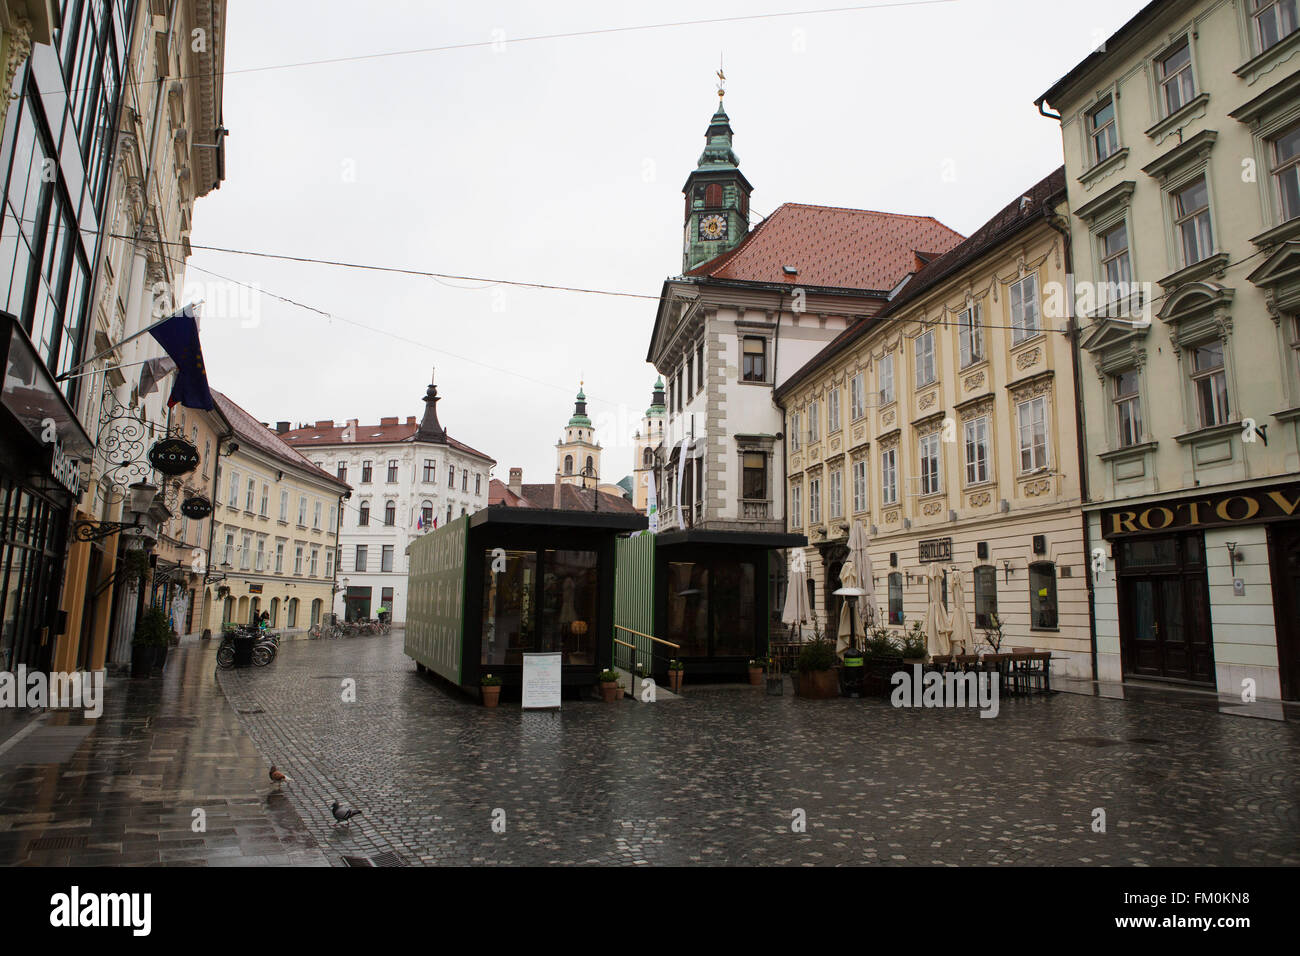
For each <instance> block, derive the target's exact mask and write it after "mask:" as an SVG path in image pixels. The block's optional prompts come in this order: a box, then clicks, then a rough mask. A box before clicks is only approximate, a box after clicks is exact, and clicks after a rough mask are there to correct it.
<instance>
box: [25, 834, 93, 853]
mask: <svg viewBox="0 0 1300 956" xmlns="http://www.w3.org/2000/svg"><path fill="white" fill-rule="evenodd" d="M87 839H88V838H87V837H84V836H52V837H37V838H36V839H35V840H32V841H31V842H30V843H28V844H27V849H28V850H29V851H30V850H84V849H85V848H86V840H87Z"/></svg>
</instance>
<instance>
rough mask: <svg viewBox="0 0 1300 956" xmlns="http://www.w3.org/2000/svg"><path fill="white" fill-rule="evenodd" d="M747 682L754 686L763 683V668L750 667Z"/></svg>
mask: <svg viewBox="0 0 1300 956" xmlns="http://www.w3.org/2000/svg"><path fill="white" fill-rule="evenodd" d="M749 682H750V683H751V684H753V685H754V686H755V687H757V686H758V685H759V684H761V683H763V668H761V667H751V668H750V669H749Z"/></svg>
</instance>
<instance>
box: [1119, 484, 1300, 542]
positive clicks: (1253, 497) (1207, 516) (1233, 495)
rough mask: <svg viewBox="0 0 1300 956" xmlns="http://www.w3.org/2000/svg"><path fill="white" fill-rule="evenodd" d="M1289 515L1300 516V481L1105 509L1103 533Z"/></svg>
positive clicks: (1226, 522)
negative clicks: (1207, 495) (1274, 486)
mask: <svg viewBox="0 0 1300 956" xmlns="http://www.w3.org/2000/svg"><path fill="white" fill-rule="evenodd" d="M1287 518H1300V484H1295V485H1282V486H1279V487H1276V488H1267V489H1264V488H1250V489H1245V490H1242V491H1230V492H1225V493H1223V494H1220V495H1212V496H1210V497H1208V498H1186V499H1183V500H1180V501H1166V502H1156V503H1153V504H1147V505H1137V506H1134V507H1132V508H1112V509H1109V510H1107V511H1104V512H1102V520H1101V533H1102V536H1103V537H1106V538H1118V537H1122V536H1123V535H1126V534H1144V533H1146V532H1149V531H1179V530H1185V529H1190V528H1203V527H1208V526H1213V525H1224V524H1241V523H1243V522H1247V521H1251V522H1267V521H1284V520H1286V519H1287Z"/></svg>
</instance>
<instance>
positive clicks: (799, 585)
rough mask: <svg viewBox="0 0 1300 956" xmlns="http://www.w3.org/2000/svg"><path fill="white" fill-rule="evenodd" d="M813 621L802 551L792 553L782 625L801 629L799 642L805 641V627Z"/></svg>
mask: <svg viewBox="0 0 1300 956" xmlns="http://www.w3.org/2000/svg"><path fill="white" fill-rule="evenodd" d="M811 620H812V609H811V608H810V607H809V606H808V571H807V565H806V563H805V560H804V555H803V552H802V551H799V550H792V551H791V552H790V579H789V581H788V582H787V583H786V589H785V607H784V608H782V610H781V623H782V624H789V625H790V626H791V627H796V626H797V627H798V628H799V640H801V641H802V640H803V625H804V624H807V623H809V622H810V621H811Z"/></svg>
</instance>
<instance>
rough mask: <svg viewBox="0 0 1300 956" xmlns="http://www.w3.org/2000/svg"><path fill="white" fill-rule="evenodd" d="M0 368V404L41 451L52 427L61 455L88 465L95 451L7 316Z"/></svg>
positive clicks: (1, 317)
mask: <svg viewBox="0 0 1300 956" xmlns="http://www.w3.org/2000/svg"><path fill="white" fill-rule="evenodd" d="M0 366H2V367H3V368H4V386H3V390H0V404H3V405H4V408H5V410H6V411H7V412H8V413H9V414H10V415H12V416H13V417H14V419H15V420H16V421H17V422H18V424H19V425H21V426H22V427H23V429H24V430H25V431H26V432H27V433H28V434H29V435H30V436H31V439H32V441H33V442H34V443H35V444H36V445H39V446H42V447H44V446H49V445H51V444H52V443H51V442H50V440H49V438H50V429H49V424H50V423H52V424H53V437H54V438H55V442H56V443H57V444H58V445H59V446H61V447H62V454H63V455H64V456H66V457H68V458H71V459H73V460H76V461H84V462H89V461H90V456H91V453H92V452H93V450H94V445H93V444H92V442H91V440H90V437H89V436H88V435H87V434H86V432H85V430H84V429H83V428H82V427H81V422H80V421H79V420H78V419H77V414H76V412H74V411H73V409H72V406H71V405H70V404H68V400H67V399H66V398H65V397H64V395H63V392H61V391H60V390H59V387H58V385H56V384H55V383H54V376H53V375H51V374H50V371H49V369H47V368H46V367H45V363H44V362H42V361H41V359H40V357H39V356H38V355H37V354H36V349H35V348H33V347H32V341H31V339H29V338H28V337H27V332H26V331H25V330H24V329H23V327H22V325H20V324H19V322H18V320H17V319H16V318H14V317H13V316H12V315H10V314H9V313H8V312H0Z"/></svg>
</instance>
